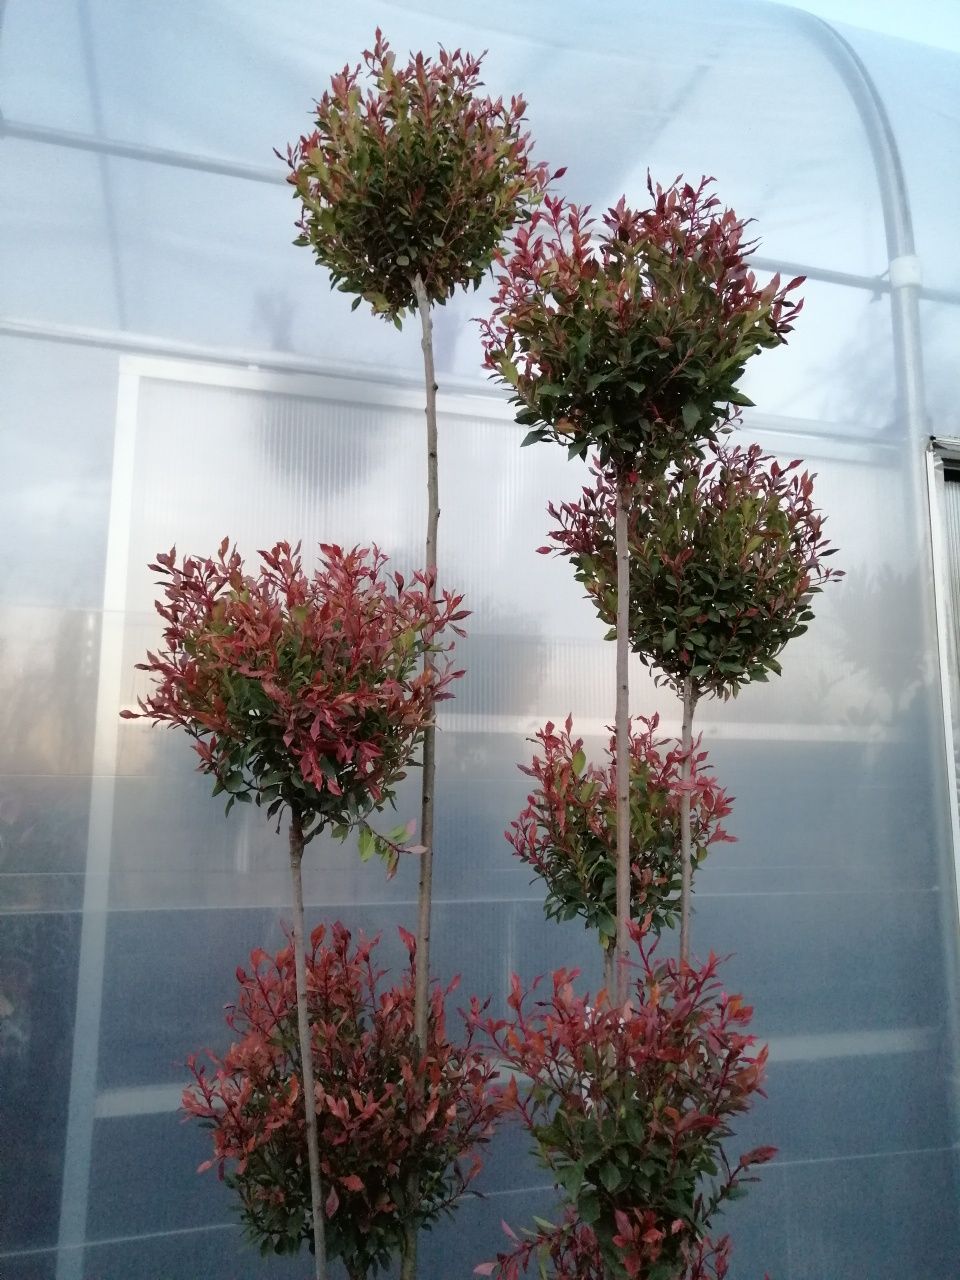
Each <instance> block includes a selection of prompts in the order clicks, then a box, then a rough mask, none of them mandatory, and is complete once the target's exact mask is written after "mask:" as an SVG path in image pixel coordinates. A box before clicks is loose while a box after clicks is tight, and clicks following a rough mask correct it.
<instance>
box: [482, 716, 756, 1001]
mask: <svg viewBox="0 0 960 1280" xmlns="http://www.w3.org/2000/svg"><path fill="white" fill-rule="evenodd" d="M659 723H660V720H659V717H658V716H652V717H651V718H650V719H649V720H646V719H644V718H643V717H640V718H639V720H638V721H637V726H638V727H637V728H636V730H633V731H631V734H630V850H631V858H630V891H631V892H630V918H631V920H633V921H635V922H638V923H639V922H640V921H644V920H645V922H646V925H645V927H646V928H647V929H648V930H651V931H653V932H654V933H657V934H659V933H660V931H661V930H662V929H665V928H673V926H674V924H675V923H676V920H677V916H678V914H679V911H680V907H681V848H680V813H681V808H682V805H683V801H684V797H686V796H689V799H690V804H691V815H692V826H691V829H692V840H693V851H694V860H696V861H697V862H699V861H700V860H702V859H703V858H704V857H706V854H707V851H708V849H709V847H710V845H712V844H714V843H716V842H717V841H723V840H731V839H732V837H731V836H729V835H728V834H727V833H726V831H725V830H724V829H723V826H722V821H723V819H724V818H725V817H726V816H727V815H728V814H729V813H730V801H729V799H728V797H727V795H726V793H725V792H724V791H723V790H722V789H721V788H720V787H719V786H718V785H717V782H716V779H715V778H714V776H713V773H712V771H711V770H710V768H709V766H707V764H706V758H707V753H706V752H705V751H700V750H698V749H697V747H698V746H699V744H697V747H695V748H694V749H693V751H694V754H693V760H692V763H691V770H690V778H689V781H688V783H687V787H686V789H681V786H680V778H681V774H682V772H683V760H684V757H683V752H682V751H681V750H680V749H679V748H678V744H677V743H676V742H675V741H674V742H672V743H671V742H670V741H669V740H668V739H666V738H658V737H657V736H656V733H657V728H658V726H659ZM572 734H573V720H572V718H571V717H569V716H568V717H567V720H566V722H565V724H564V726H563V728H562V729H560V728H559V727H557V726H556V725H554V724H547V725H546V726H545V727H544V728H543V729H541V730H540V731H539V733H538V734H537V736H536V739H534V741H535V743H536V745H537V750H536V751H535V753H534V756H533V759H532V760H531V762H530V764H529V765H521V766H520V768H521V770H522V772H523V773H525V774H527V775H528V776H529V777H531V778H533V779H535V782H536V786H535V788H534V790H533V791H532V792H531V794H530V795H529V796H528V797H527V807H526V808H525V809H524V810H523V812H522V813H521V814H520V816H519V818H517V819H516V820H515V821H514V822H513V823H511V825H510V830H509V831H507V832H506V837H507V839H508V840H509V841H510V843H511V844H512V845H513V849H514V852H515V853H516V855H517V857H518V858H520V860H521V861H522V862H525V863H527V865H528V866H530V867H532V868H533V869H534V871H535V872H536V873H537V875H539V876H540V877H541V878H542V880H543V881H544V883H545V884H546V887H547V897H546V901H545V902H544V911H545V912H546V915H547V917H548V918H552V919H556V920H572V919H573V918H574V917H575V916H581V917H582V918H583V921H584V924H585V925H586V926H587V928H589V929H595V930H596V932H597V934H598V935H599V939H600V947H601V950H602V952H603V961H604V974H605V985H606V987H607V989H608V991H609V993H610V994H611V996H612V993H613V976H614V975H613V952H614V947H615V943H616V932H617V895H616V871H617V863H616V840H617V829H616V809H617V799H616V797H617V763H616V761H617V757H616V739H615V738H614V739H612V740H611V742H610V747H609V749H608V752H607V756H608V761H609V763H608V764H607V765H605V766H603V767H601V766H598V765H592V764H588V763H587V757H586V753H585V752H584V749H583V739H582V738H574V737H573V736H572Z"/></svg>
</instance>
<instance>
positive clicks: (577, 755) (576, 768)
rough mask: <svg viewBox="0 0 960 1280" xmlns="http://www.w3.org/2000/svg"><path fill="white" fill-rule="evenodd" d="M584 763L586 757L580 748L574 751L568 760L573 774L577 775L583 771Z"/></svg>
mask: <svg viewBox="0 0 960 1280" xmlns="http://www.w3.org/2000/svg"><path fill="white" fill-rule="evenodd" d="M586 763H587V757H586V755H585V754H584V753H583V751H582V750H580V751H576V752H574V755H573V759H572V760H571V761H570V766H571V768H572V769H573V772H574V773H575V774H577V775H578V776H579V775H580V774H581V773H583V770H584V766H585V765H586Z"/></svg>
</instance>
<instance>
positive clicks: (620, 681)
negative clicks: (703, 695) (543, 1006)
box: [609, 479, 630, 1003]
mask: <svg viewBox="0 0 960 1280" xmlns="http://www.w3.org/2000/svg"><path fill="white" fill-rule="evenodd" d="M629 502H630V487H629V483H628V481H627V480H625V479H621V480H620V481H619V482H618V485H617V510H616V523H615V529H616V543H617V711H616V742H617V972H616V975H615V979H616V980H615V982H614V987H615V990H614V991H611V992H610V993H609V994H610V997H611V1001H612V1002H613V1003H619V1002H620V1001H621V1000H623V999H624V997H625V996H626V992H627V982H628V975H627V965H628V962H629V958H630V674H629V657H630V634H629V628H630V545H629V541H628V536H627V520H628V508H629Z"/></svg>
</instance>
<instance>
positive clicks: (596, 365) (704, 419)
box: [481, 178, 802, 475]
mask: <svg viewBox="0 0 960 1280" xmlns="http://www.w3.org/2000/svg"><path fill="white" fill-rule="evenodd" d="M712 182H713V179H710V178H704V179H703V180H702V181H701V182H700V183H699V184H698V185H697V186H692V185H691V184H689V183H682V184H681V182H680V180H679V179H678V180H677V181H676V182H674V183H673V184H672V185H671V186H669V187H667V188H666V189H664V188H662V187H660V186H659V185H657V186H654V185H653V184H652V182H650V180H649V179H648V187H649V191H650V195H651V200H652V203H651V205H650V207H648V208H646V209H642V210H634V209H631V208H629V207H628V206H627V204H626V201H625V199H621V200H620V201H619V203H618V204H617V205H616V206H614V207H613V208H611V209H609V210H608V211H607V212H606V213H605V214H603V216H602V218H601V223H600V227H599V228H597V225H596V220H595V219H594V218H592V217H590V213H589V207H586V208H581V207H578V206H576V205H572V204H567V203H565V202H564V201H563V200H562V199H559V198H553V197H550V196H546V197H545V199H544V207H543V209H541V210H538V211H537V212H536V213H535V214H534V216H533V218H532V219H531V221H530V223H529V224H528V225H526V226H523V227H520V228H519V229H518V231H517V233H516V236H515V237H514V243H513V248H512V252H511V254H510V256H509V257H503V258H501V265H502V270H501V272H500V273H499V275H498V277H497V282H498V291H497V294H496V295H495V297H494V311H493V314H492V316H491V318H490V319H489V320H487V321H485V322H483V323H482V325H481V328H482V332H483V341H484V347H485V352H486V364H487V366H488V368H490V369H491V370H492V371H493V373H494V376H496V377H498V378H499V379H500V380H501V381H503V382H504V383H506V384H507V385H508V386H509V387H510V388H511V389H512V392H513V402H514V403H515V404H516V405H517V407H518V411H517V421H518V422H519V423H521V424H522V425H525V426H527V427H529V428H530V431H529V433H528V435H527V438H526V441H525V443H531V442H533V441H535V440H550V441H555V442H557V443H561V444H565V445H566V446H567V448H568V451H569V455H570V456H571V457H574V456H579V457H586V456H587V453H588V452H590V451H593V450H597V451H598V452H599V455H600V460H601V463H602V465H603V466H605V467H607V466H611V467H613V469H614V470H615V471H617V472H622V471H624V470H631V469H633V468H634V467H639V468H640V469H641V470H642V471H643V472H644V473H645V474H647V475H655V474H658V473H660V472H662V471H663V470H664V469H665V468H666V467H667V466H668V465H669V464H670V463H671V462H675V461H677V460H679V459H681V458H684V457H687V456H688V455H690V454H691V452H692V453H693V454H696V453H697V452H698V451H699V449H700V448H701V446H702V445H703V443H705V442H708V441H711V440H713V439H714V438H716V435H717V433H718V431H720V430H722V429H723V427H724V424H725V423H726V422H727V420H728V418H729V417H730V415H731V412H732V411H733V410H734V409H735V407H736V406H739V405H749V404H750V403H751V401H750V400H748V399H747V397H746V396H744V395H743V394H742V393H741V392H739V391H738V390H737V386H736V384H737V382H738V380H739V379H740V377H741V376H742V375H743V372H744V369H745V367H746V364H747V361H748V360H749V359H750V358H751V357H752V356H754V355H755V354H756V353H757V352H759V351H760V350H761V349H762V348H765V347H776V346H778V345H779V344H781V343H783V342H785V341H786V335H787V334H788V333H789V332H790V331H791V329H792V327H793V321H794V319H795V318H796V315H797V313H798V312H799V310H800V308H801V306H802V303H801V302H799V301H794V300H793V299H792V297H791V295H792V294H793V292H794V291H795V290H796V289H797V288H798V286H799V285H800V284H801V283H802V280H801V279H800V278H797V279H795V280H791V281H790V282H789V284H786V285H784V286H782V287H781V284H780V278H779V276H776V277H774V279H772V280H771V281H770V282H769V283H768V284H766V285H764V286H763V287H759V286H758V284H757V282H756V280H755V279H754V276H753V274H752V273H751V272H750V270H749V268H748V265H747V259H748V256H749V254H750V253H751V252H752V250H753V249H754V248H755V243H753V242H749V241H747V240H746V238H745V228H746V225H747V224H746V223H745V222H744V221H743V220H742V219H739V218H737V216H736V214H735V213H734V212H733V211H732V210H730V209H721V208H720V202H719V200H718V199H717V197H716V196H715V195H713V194H712V193H711V190H710V188H711V184H712Z"/></svg>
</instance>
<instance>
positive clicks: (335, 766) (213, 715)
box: [124, 539, 467, 839]
mask: <svg viewBox="0 0 960 1280" xmlns="http://www.w3.org/2000/svg"><path fill="white" fill-rule="evenodd" d="M320 550H321V558H320V563H319V566H318V567H317V568H316V569H315V570H314V572H313V573H307V572H306V570H305V569H304V568H303V564H302V560H301V556H300V550H299V546H297V547H296V548H294V549H292V550H291V548H290V546H289V544H287V543H285V542H281V543H278V544H277V545H276V546H275V547H274V548H273V550H272V551H261V552H260V553H259V555H260V566H259V568H258V570H257V571H256V572H255V573H249V572H247V571H246V570H245V568H244V563H243V561H242V559H241V558H240V555H239V554H238V552H237V551H236V549H235V548H234V549H230V547H229V543H228V541H227V540H226V539H225V540H224V541H223V543H221V545H220V549H219V552H218V553H217V555H216V557H214V558H213V559H205V560H204V559H198V558H195V557H192V556H187V557H185V558H184V560H183V561H182V563H179V562H178V561H177V556H176V550H175V549H173V550H171V551H169V552H167V553H165V554H162V555H159V556H158V557H157V564H155V565H151V566H150V567H151V569H153V570H154V571H155V572H157V573H159V574H160V575H161V584H162V586H163V600H162V601H158V603H157V606H156V607H157V610H158V612H159V613H160V615H161V617H162V618H163V619H164V621H165V623H166V627H165V630H164V637H163V638H164V647H163V649H162V650H160V651H159V652H158V653H156V654H154V653H150V654H148V655H147V661H146V662H145V663H140V664H138V667H139V669H140V670H142V671H146V672H148V673H149V674H150V675H151V676H152V677H153V681H154V686H155V688H154V692H153V693H152V694H151V695H150V696H149V697H147V698H145V699H141V700H140V711H139V713H137V712H132V711H128V712H125V713H124V714H125V715H127V716H129V717H136V716H137V715H138V714H139V715H140V716H142V717H145V718H148V719H152V720H154V721H155V722H158V723H166V724H169V725H176V726H179V727H180V728H183V729H185V730H186V732H187V733H188V734H189V735H190V736H191V737H192V738H193V739H194V744H195V746H194V749H195V750H196V752H197V754H198V755H199V757H200V765H199V768H200V769H201V770H202V771H203V772H204V773H208V774H212V775H213V777H214V778H215V785H214V794H218V793H220V792H227V793H228V795H229V799H228V802H227V808H228V810H229V808H230V807H231V805H232V804H233V803H234V802H235V801H238V800H239V801H250V800H255V801H256V803H257V804H263V805H266V806H267V811H268V813H269V814H270V815H271V816H272V815H274V814H279V813H281V811H282V810H283V809H284V808H287V809H289V810H290V811H291V812H292V813H296V814H297V815H299V818H300V820H301V822H302V825H303V828H304V831H305V833H306V836H307V838H308V839H309V838H310V837H311V836H312V835H314V834H316V832H317V831H319V830H320V829H321V828H323V827H325V826H328V825H333V826H334V827H335V828H338V829H339V828H343V827H346V826H349V825H352V824H354V823H356V822H357V821H359V820H360V819H362V818H363V817H364V815H365V814H367V813H369V812H370V811H371V809H378V810H379V809H380V808H382V807H383V806H384V805H385V804H387V803H388V802H389V801H390V800H391V799H392V796H393V791H394V788H395V787H396V785H397V783H398V782H399V781H400V779H402V778H403V776H404V771H405V769H406V767H407V765H408V763H409V761H410V759H411V756H412V754H413V752H414V750H415V748H416V746H417V743H418V741H419V738H420V736H421V734H422V733H423V730H424V728H425V726H426V724H427V723H429V720H430V717H431V716H432V707H433V704H434V703H435V702H437V701H440V700H441V699H443V698H449V697H451V696H452V695H451V693H450V691H449V686H450V684H451V682H452V681H453V680H454V679H455V678H457V677H458V676H460V675H461V674H462V672H460V671H457V670H454V669H453V666H452V664H451V660H450V657H449V651H450V649H451V648H452V642H451V641H449V640H446V639H445V638H444V633H445V632H447V630H448V629H449V631H452V632H454V633H456V634H457V635H462V634H463V632H462V631H461V629H460V628H459V626H458V625H457V624H458V623H459V622H460V621H461V620H462V619H463V618H465V617H466V616H467V615H466V613H465V611H464V610H462V609H461V607H460V606H461V603H462V597H461V596H458V595H453V594H452V593H450V592H448V591H444V592H441V593H437V592H436V590H435V587H434V583H433V581H432V579H431V578H428V576H427V575H426V574H423V573H416V574H414V576H413V579H412V581H411V582H410V583H406V582H405V581H404V579H403V577H402V576H401V575H400V574H397V573H394V574H388V573H387V572H386V571H385V565H386V557H385V556H383V555H382V554H381V553H380V552H379V551H378V550H377V549H376V548H374V549H373V550H372V551H371V550H366V549H363V548H354V549H353V550H352V551H343V550H342V549H341V548H340V547H336V546H327V545H323V546H321V549H320ZM425 655H430V656H431V659H432V660H431V662H430V663H429V664H427V665H424V664H423V658H424V656H425ZM442 655H447V656H446V657H443V656H442Z"/></svg>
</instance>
